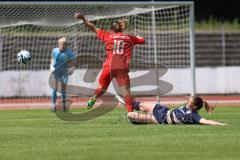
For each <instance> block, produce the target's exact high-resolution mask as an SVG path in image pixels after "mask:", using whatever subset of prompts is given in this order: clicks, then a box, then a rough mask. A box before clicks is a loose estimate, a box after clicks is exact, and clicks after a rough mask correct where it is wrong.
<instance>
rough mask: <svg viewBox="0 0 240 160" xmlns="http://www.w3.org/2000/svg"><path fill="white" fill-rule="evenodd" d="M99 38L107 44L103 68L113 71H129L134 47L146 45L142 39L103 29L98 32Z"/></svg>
mask: <svg viewBox="0 0 240 160" xmlns="http://www.w3.org/2000/svg"><path fill="white" fill-rule="evenodd" d="M97 37H98V38H99V39H100V40H102V41H103V42H104V43H105V51H106V54H107V58H106V60H105V62H104V64H103V67H110V68H111V69H128V68H129V63H130V61H131V56H132V50H133V47H134V45H135V44H143V43H144V38H142V37H139V36H133V35H128V34H123V33H121V32H118V33H115V32H108V31H105V30H102V29H99V30H97Z"/></svg>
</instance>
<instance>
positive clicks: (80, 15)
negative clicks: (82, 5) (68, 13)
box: [74, 12, 84, 19]
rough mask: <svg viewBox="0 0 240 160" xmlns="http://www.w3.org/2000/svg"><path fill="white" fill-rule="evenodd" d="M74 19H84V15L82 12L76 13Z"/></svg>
mask: <svg viewBox="0 0 240 160" xmlns="http://www.w3.org/2000/svg"><path fill="white" fill-rule="evenodd" d="M74 18H76V19H84V15H82V14H81V13H80V12H76V13H75V14H74Z"/></svg>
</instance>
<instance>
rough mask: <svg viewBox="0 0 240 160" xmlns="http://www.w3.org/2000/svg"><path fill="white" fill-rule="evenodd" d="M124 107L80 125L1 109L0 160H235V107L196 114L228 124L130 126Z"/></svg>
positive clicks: (238, 110) (239, 140) (238, 127)
mask: <svg viewBox="0 0 240 160" xmlns="http://www.w3.org/2000/svg"><path fill="white" fill-rule="evenodd" d="M124 113H125V110H124V109H115V110H114V111H112V112H110V113H108V114H106V115H104V116H102V117H99V118H97V119H93V120H90V121H85V122H66V121H62V120H60V119H58V118H57V117H56V116H55V114H54V113H50V112H49V110H3V111H0V159H1V160H8V159H9V160H10V159H14V160H15V159H18V160H40V159H44V160H69V159H72V160H76V159H78V160H81V159H87V160H90V159H98V160H106V159H114V160H118V159H119V160H122V159H137V160H146V159H161V160H162V159H168V160H172V159H173V160H175V159H178V160H183V159H194V160H197V159H199V160H202V159H204V160H207V159H211V160H214V159H215V160H221V159H224V160H226V159H228V160H230V159H236V160H237V159H239V157H240V152H239V148H240V134H239V133H240V118H239V117H240V107H219V108H217V110H216V111H215V113H214V114H212V115H208V114H206V113H205V112H204V111H201V112H200V113H201V115H202V116H204V117H206V118H210V119H214V120H218V121H221V122H224V123H228V124H229V125H228V126H201V125H178V126H176V125H175V126H173V125H132V124H129V123H127V121H126V120H124V119H121V118H119V117H121V116H122V115H124Z"/></svg>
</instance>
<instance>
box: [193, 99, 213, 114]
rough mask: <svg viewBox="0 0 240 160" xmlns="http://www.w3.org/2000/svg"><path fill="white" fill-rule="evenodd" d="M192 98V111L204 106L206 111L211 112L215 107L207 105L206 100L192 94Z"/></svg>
mask: <svg viewBox="0 0 240 160" xmlns="http://www.w3.org/2000/svg"><path fill="white" fill-rule="evenodd" d="M192 99H193V107H192V110H193V111H198V110H200V109H201V108H202V107H203V106H204V107H205V109H206V111H207V112H208V113H211V112H212V111H213V110H214V108H215V106H209V105H208V103H207V101H203V99H202V98H201V97H198V96H193V97H192Z"/></svg>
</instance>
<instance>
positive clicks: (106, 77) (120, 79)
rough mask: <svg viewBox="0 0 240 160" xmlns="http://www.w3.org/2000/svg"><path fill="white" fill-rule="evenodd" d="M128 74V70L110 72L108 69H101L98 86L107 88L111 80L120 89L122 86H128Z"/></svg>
mask: <svg viewBox="0 0 240 160" xmlns="http://www.w3.org/2000/svg"><path fill="white" fill-rule="evenodd" d="M128 72H129V70H128V69H113V70H111V69H110V68H103V71H102V73H101V75H100V78H99V84H100V85H101V87H102V88H104V89H106V88H108V86H109V84H110V83H111V81H112V79H113V78H115V79H116V81H117V83H118V85H119V86H120V87H121V86H124V85H128V86H130V78H129V75H128Z"/></svg>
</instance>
